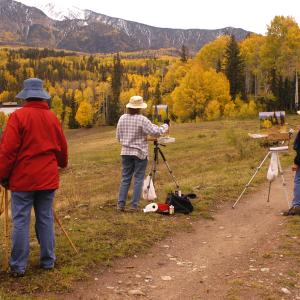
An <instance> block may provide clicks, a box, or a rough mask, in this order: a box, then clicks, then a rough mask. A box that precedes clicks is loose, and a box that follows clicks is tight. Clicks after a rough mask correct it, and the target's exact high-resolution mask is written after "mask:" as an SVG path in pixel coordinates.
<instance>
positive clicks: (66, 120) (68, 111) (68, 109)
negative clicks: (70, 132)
mask: <svg viewBox="0 0 300 300" xmlns="http://www.w3.org/2000/svg"><path fill="white" fill-rule="evenodd" d="M71 113H72V109H71V107H69V106H66V107H65V117H64V120H63V121H64V123H63V126H64V127H65V128H68V125H69V120H70V115H71Z"/></svg>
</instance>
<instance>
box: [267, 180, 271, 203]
mask: <svg viewBox="0 0 300 300" xmlns="http://www.w3.org/2000/svg"><path fill="white" fill-rule="evenodd" d="M271 185H272V181H270V182H269V192H268V200H267V202H270V194H271Z"/></svg>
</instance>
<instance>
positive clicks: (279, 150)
mask: <svg viewBox="0 0 300 300" xmlns="http://www.w3.org/2000/svg"><path fill="white" fill-rule="evenodd" d="M287 150H288V146H283V147H273V148H270V149H269V152H268V153H267V155H266V156H265V157H264V159H263V160H262V162H261V163H260V164H259V166H258V167H257V168H256V171H255V173H254V174H253V176H252V177H251V179H250V180H249V181H248V183H247V184H246V185H245V187H244V189H243V191H242V192H241V194H240V195H239V197H238V199H237V200H236V201H235V203H234V204H233V206H232V208H235V206H236V205H237V204H238V202H239V201H240V200H241V198H242V196H243V195H244V193H245V192H246V190H247V189H248V187H249V186H250V184H251V182H252V181H253V179H254V178H255V176H256V174H257V173H258V172H259V170H260V169H261V168H262V166H263V164H264V163H265V161H266V160H267V158H268V157H269V156H270V155H271V154H273V153H274V154H275V155H276V159H277V164H278V174H280V176H281V180H282V188H283V192H284V195H285V199H286V201H287V203H288V207H290V203H289V200H288V193H287V189H286V181H285V179H284V176H283V169H282V166H281V163H280V159H279V153H280V152H284V151H287ZM271 185H272V181H269V191H268V199H267V202H270V193H271Z"/></svg>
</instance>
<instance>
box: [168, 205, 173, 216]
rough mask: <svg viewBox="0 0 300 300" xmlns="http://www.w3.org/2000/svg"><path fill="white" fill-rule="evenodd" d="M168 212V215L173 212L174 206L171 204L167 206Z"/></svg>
mask: <svg viewBox="0 0 300 300" xmlns="http://www.w3.org/2000/svg"><path fill="white" fill-rule="evenodd" d="M169 214H170V215H173V214H174V206H173V205H170V207H169Z"/></svg>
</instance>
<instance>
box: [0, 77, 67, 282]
mask: <svg viewBox="0 0 300 300" xmlns="http://www.w3.org/2000/svg"><path fill="white" fill-rule="evenodd" d="M16 97H17V98H19V99H23V100H25V104H24V105H23V107H22V108H20V109H18V110H17V111H15V112H14V113H12V114H11V115H10V117H9V119H8V122H7V125H6V128H5V130H4V133H3V136H2V140H1V145H0V182H1V183H2V185H3V186H5V187H7V188H9V189H10V190H11V192H12V193H11V194H12V203H11V210H12V221H13V233H12V251H11V259H10V269H11V274H12V275H13V276H15V277H19V276H23V275H24V273H25V269H26V266H27V261H28V256H29V225H30V214H31V208H32V207H33V208H34V211H35V218H36V224H35V228H36V235H37V239H38V241H39V243H40V248H41V255H40V266H41V268H44V269H52V268H53V267H54V263H55V254H54V240H55V238H54V224H53V211H52V204H53V199H54V192H55V190H56V189H58V187H59V175H58V169H59V168H65V167H66V166H67V164H68V154H67V142H66V139H65V136H64V133H63V130H62V127H61V124H60V122H59V120H58V119H57V118H56V116H55V115H54V113H53V112H51V111H50V110H49V106H48V102H47V100H49V99H50V96H49V94H48V93H47V92H46V91H45V90H44V89H43V82H42V80H40V79H38V78H29V79H27V80H25V81H24V89H23V90H22V91H21V92H20V93H19V94H18V95H17V96H16Z"/></svg>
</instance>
